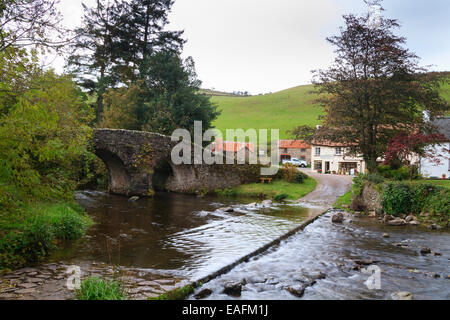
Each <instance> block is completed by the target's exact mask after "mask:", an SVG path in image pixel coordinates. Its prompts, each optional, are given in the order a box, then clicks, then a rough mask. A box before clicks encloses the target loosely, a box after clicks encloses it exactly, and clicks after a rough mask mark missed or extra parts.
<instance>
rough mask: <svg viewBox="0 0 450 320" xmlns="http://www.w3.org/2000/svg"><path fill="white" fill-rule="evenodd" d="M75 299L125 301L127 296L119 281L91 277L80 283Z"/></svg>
mask: <svg viewBox="0 0 450 320" xmlns="http://www.w3.org/2000/svg"><path fill="white" fill-rule="evenodd" d="M75 297H76V299H77V300H125V299H126V298H127V295H126V292H125V289H124V286H123V285H122V283H121V282H120V281H117V280H104V279H101V278H98V277H92V278H88V279H85V280H83V281H81V287H80V289H78V290H76V291H75Z"/></svg>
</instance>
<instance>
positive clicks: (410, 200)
mask: <svg viewBox="0 0 450 320" xmlns="http://www.w3.org/2000/svg"><path fill="white" fill-rule="evenodd" d="M382 205H383V209H384V210H385V211H386V212H389V213H390V214H392V215H394V216H398V215H400V214H403V213H410V212H412V209H413V207H414V192H413V191H412V190H411V186H410V185H409V184H406V183H393V182H391V183H387V184H386V185H385V186H384V187H383V195H382Z"/></svg>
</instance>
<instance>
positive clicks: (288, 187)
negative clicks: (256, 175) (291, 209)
mask: <svg viewBox="0 0 450 320" xmlns="http://www.w3.org/2000/svg"><path fill="white" fill-rule="evenodd" d="M316 185H317V181H316V180H315V179H313V178H308V179H306V180H304V183H302V184H299V183H294V182H286V181H284V180H275V181H272V182H271V183H264V184H262V183H251V184H244V185H241V186H238V187H233V188H229V189H226V190H222V191H217V193H218V195H219V196H235V197H243V198H244V197H245V198H260V199H273V198H275V197H276V196H279V195H282V194H286V195H287V196H288V198H287V199H291V200H297V199H300V198H301V197H304V196H305V195H307V194H308V193H310V192H311V191H313V190H314V189H315V188H316Z"/></svg>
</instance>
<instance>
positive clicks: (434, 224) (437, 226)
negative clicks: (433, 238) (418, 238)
mask: <svg viewBox="0 0 450 320" xmlns="http://www.w3.org/2000/svg"><path fill="white" fill-rule="evenodd" d="M428 228H429V229H431V230H440V229H442V227H441V226H440V225H438V224H436V223H433V224H432V225H430V226H429V227H428Z"/></svg>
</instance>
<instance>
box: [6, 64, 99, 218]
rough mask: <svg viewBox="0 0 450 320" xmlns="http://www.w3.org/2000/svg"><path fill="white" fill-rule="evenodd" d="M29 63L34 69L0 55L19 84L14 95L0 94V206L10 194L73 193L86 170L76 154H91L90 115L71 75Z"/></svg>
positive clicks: (40, 197)
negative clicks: (45, 69) (13, 62)
mask: <svg viewBox="0 0 450 320" xmlns="http://www.w3.org/2000/svg"><path fill="white" fill-rule="evenodd" d="M0 57H1V56H0ZM22 59H24V60H25V59H26V57H25V56H23V57H22ZM27 64H29V65H30V66H31V67H32V68H34V69H35V70H36V71H35V72H34V73H33V74H29V73H28V72H27V71H28V70H23V69H22V66H19V65H16V70H14V69H13V66H11V65H8V60H7V59H0V69H6V70H9V72H10V78H9V79H10V81H13V82H14V79H16V78H17V79H18V80H20V83H21V85H20V88H21V89H22V90H21V91H19V92H18V93H17V94H15V95H14V96H13V98H11V96H9V95H3V96H0V106H1V107H2V110H4V112H3V113H2V114H1V115H0V189H1V190H0V194H1V195H2V196H0V207H2V206H3V205H4V204H5V202H9V201H10V200H11V199H16V200H17V201H32V200H33V199H36V200H45V199H62V198H66V199H68V198H71V197H72V192H73V190H74V189H75V187H76V185H77V182H78V179H79V176H80V170H84V168H81V167H80V163H82V161H80V159H82V158H90V159H92V158H93V154H92V152H90V151H89V149H88V147H87V146H88V140H89V138H90V136H91V133H92V129H91V128H90V127H89V123H90V122H91V121H92V118H93V117H92V116H93V114H92V110H91V108H90V107H89V106H88V105H87V104H86V102H85V101H86V97H85V95H84V94H83V93H82V92H81V91H80V89H79V88H78V86H77V85H76V84H75V82H73V81H72V79H71V78H70V77H68V76H59V75H56V74H55V73H54V72H53V71H46V72H44V71H40V72H39V71H38V70H39V68H38V67H37V66H36V63H33V62H32V61H28V62H27ZM5 65H6V66H5ZM23 74H26V76H24V75H23ZM0 85H1V86H5V85H7V84H5V83H4V82H3V81H2V82H0ZM3 196H4V197H3ZM0 211H1V209H0Z"/></svg>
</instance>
